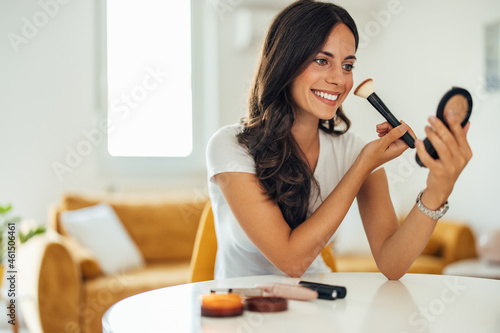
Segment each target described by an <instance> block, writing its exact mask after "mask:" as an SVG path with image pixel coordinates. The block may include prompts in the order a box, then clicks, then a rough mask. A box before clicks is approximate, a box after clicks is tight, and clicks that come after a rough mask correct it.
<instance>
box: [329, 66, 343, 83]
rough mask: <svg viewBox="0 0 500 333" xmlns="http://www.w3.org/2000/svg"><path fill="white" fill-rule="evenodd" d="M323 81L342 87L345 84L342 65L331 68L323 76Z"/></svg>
mask: <svg viewBox="0 0 500 333" xmlns="http://www.w3.org/2000/svg"><path fill="white" fill-rule="evenodd" d="M325 81H326V82H327V83H330V84H335V85H337V86H342V85H344V84H345V78H344V71H343V69H342V65H338V66H332V67H331V68H330V69H329V70H328V71H327V72H326V76H325Z"/></svg>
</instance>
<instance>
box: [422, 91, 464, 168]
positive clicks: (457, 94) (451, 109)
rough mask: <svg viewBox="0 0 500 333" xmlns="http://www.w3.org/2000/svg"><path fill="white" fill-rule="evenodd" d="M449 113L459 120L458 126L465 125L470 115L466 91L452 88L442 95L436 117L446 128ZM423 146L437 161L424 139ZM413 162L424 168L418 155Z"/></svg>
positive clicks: (429, 143) (435, 153) (429, 145)
mask: <svg viewBox="0 0 500 333" xmlns="http://www.w3.org/2000/svg"><path fill="white" fill-rule="evenodd" d="M449 113H454V114H455V116H456V117H457V118H458V119H459V120H460V125H461V126H462V127H464V126H465V125H466V124H467V122H468V121H469V117H470V115H471V113H472V96H471V94H470V93H469V92H468V91H467V90H465V89H463V88H459V87H453V88H452V89H451V90H449V91H448V92H447V93H446V94H444V96H443V98H441V101H440V102H439V105H438V108H437V112H436V117H437V118H439V119H440V120H441V121H442V122H443V123H444V124H445V125H446V127H448V128H449V125H448V123H447V121H446V117H447V115H448V114H449ZM424 145H425V149H426V150H427V152H428V153H429V155H431V157H432V158H433V159H435V160H437V159H438V158H439V155H438V153H437V151H436V149H435V148H434V146H433V145H432V143H431V141H430V140H429V139H428V138H425V140H424ZM415 160H416V161H417V163H418V165H420V166H422V167H425V165H424V163H422V161H421V160H420V157H418V154H417V155H415Z"/></svg>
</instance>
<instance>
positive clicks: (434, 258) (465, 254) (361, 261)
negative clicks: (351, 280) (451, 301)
mask: <svg viewBox="0 0 500 333" xmlns="http://www.w3.org/2000/svg"><path fill="white" fill-rule="evenodd" d="M334 247H335V244H334ZM334 256H335V263H336V266H337V271H338V272H378V271H379V270H378V268H377V265H376V264H375V260H374V259H373V256H372V255H371V254H359V253H352V254H349V253H344V254H336V253H335V252H334ZM476 256H477V254H476V242H475V237H474V234H473V233H472V230H471V229H470V228H469V227H468V226H467V225H465V224H464V223H461V222H457V221H453V220H440V221H439V222H438V224H437V225H436V228H435V229H434V232H433V233H432V236H431V239H430V240H429V243H428V244H427V246H426V247H425V249H424V250H423V251H422V254H420V256H418V258H417V259H416V260H415V262H414V263H413V265H412V266H411V267H410V269H409V271H408V272H409V273H423V274H442V273H443V269H444V267H445V266H446V265H448V264H450V263H452V262H454V261H458V260H462V259H467V258H474V257H476Z"/></svg>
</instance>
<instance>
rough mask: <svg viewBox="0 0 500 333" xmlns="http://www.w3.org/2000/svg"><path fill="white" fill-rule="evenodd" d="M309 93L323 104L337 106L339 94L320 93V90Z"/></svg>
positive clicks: (332, 92)
mask: <svg viewBox="0 0 500 333" xmlns="http://www.w3.org/2000/svg"><path fill="white" fill-rule="evenodd" d="M311 91H312V93H313V94H314V95H315V96H316V97H317V98H318V99H319V100H321V101H322V102H323V103H326V104H328V105H332V106H334V105H336V104H337V99H338V97H339V96H340V93H338V92H334V91H321V90H311Z"/></svg>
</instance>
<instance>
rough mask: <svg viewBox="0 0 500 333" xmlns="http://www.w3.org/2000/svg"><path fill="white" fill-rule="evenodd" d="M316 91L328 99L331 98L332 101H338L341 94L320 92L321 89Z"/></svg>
mask: <svg viewBox="0 0 500 333" xmlns="http://www.w3.org/2000/svg"><path fill="white" fill-rule="evenodd" d="M314 93H315V94H316V95H318V96H319V97H323V98H326V99H327V100H330V101H336V100H337V97H339V95H331V94H325V93H324V92H319V91H315V92H314Z"/></svg>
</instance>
